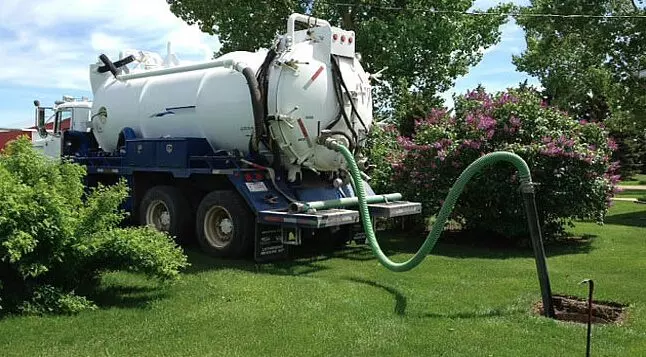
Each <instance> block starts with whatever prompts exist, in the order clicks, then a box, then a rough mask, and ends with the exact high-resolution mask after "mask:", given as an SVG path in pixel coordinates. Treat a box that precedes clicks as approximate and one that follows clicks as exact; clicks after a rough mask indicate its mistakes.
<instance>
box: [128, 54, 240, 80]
mask: <svg viewBox="0 0 646 357" xmlns="http://www.w3.org/2000/svg"><path fill="white" fill-rule="evenodd" d="M236 65H237V63H236V62H235V61H234V60H231V59H229V60H218V61H210V62H204V63H197V64H192V65H188V66H178V67H171V68H163V69H154V70H151V71H145V72H140V73H132V74H120V75H118V76H117V79H119V80H122V81H127V80H130V79H137V78H147V77H153V76H161V75H165V74H174V73H184V72H192V71H199V70H201V69H207V68H216V67H230V68H233V67H234V66H236Z"/></svg>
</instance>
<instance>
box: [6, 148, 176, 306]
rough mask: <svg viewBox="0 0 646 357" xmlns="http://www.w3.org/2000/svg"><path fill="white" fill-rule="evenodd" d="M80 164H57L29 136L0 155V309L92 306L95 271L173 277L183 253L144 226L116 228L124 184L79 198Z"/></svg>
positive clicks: (125, 187) (96, 276)
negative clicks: (90, 293) (85, 293)
mask: <svg viewBox="0 0 646 357" xmlns="http://www.w3.org/2000/svg"><path fill="white" fill-rule="evenodd" d="M84 175H85V170H84V168H83V167H81V166H79V165H76V164H72V163H69V162H62V163H61V162H55V161H53V160H50V159H48V158H46V157H44V156H43V155H41V154H40V153H38V152H36V151H34V149H33V148H32V147H31V143H30V141H29V140H27V139H24V138H23V139H19V140H17V141H14V142H12V143H10V144H9V145H8V146H7V148H6V150H5V151H4V153H3V154H2V155H1V156H0V298H1V299H2V300H0V302H2V304H3V307H4V308H5V310H8V311H20V310H22V311H23V312H28V313H48V312H63V313H73V312H78V311H80V310H83V309H85V308H91V307H92V306H93V304H92V302H91V301H89V300H88V299H87V298H85V297H83V296H79V295H76V293H77V292H78V291H83V290H85V291H89V290H90V289H91V288H92V286H94V284H95V283H96V282H97V281H98V278H99V277H100V274H101V272H105V271H111V270H120V269H124V270H129V271H137V272H143V273H145V274H147V275H149V276H151V277H156V278H159V279H161V280H170V279H175V278H177V277H178V274H179V270H180V269H181V268H183V267H185V266H186V265H187V261H186V257H185V256H184V254H183V253H182V251H181V250H180V248H178V247H177V246H175V244H174V242H173V240H172V239H171V238H170V237H168V236H167V235H165V234H163V233H159V232H156V231H154V230H152V229H149V228H118V227H117V226H118V224H119V223H120V222H121V221H122V220H123V218H124V217H125V213H124V212H123V211H121V210H120V209H119V205H120V204H121V202H123V200H124V199H125V197H126V196H127V186H126V185H125V183H124V182H120V183H118V184H117V185H114V186H110V187H105V186H99V187H97V188H95V189H92V190H90V192H89V193H88V194H87V195H85V193H84V186H83V177H84Z"/></svg>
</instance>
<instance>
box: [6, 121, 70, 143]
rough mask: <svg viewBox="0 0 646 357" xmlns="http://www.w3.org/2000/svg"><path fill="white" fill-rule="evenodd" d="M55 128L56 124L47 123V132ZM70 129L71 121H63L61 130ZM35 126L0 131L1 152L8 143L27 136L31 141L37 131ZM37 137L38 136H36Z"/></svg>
mask: <svg viewBox="0 0 646 357" xmlns="http://www.w3.org/2000/svg"><path fill="white" fill-rule="evenodd" d="M53 127H54V123H47V125H46V128H47V130H52V129H53ZM69 127H70V120H69V119H67V120H63V122H62V123H61V129H63V130H65V129H69ZM35 128H36V127H35V126H32V127H31V128H29V129H0V150H2V149H4V147H5V146H6V145H7V143H8V142H10V141H11V140H15V139H18V138H19V137H21V136H23V135H25V136H27V137H28V138H29V139H31V134H32V133H33V132H34V131H33V129H35ZM36 135H37V134H36Z"/></svg>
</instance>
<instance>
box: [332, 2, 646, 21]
mask: <svg viewBox="0 0 646 357" xmlns="http://www.w3.org/2000/svg"><path fill="white" fill-rule="evenodd" d="M328 5H332V6H352V7H369V8H375V9H380V10H390V11H414V12H427V13H431V14H448V15H466V16H508V17H539V18H559V19H646V15H588V14H537V13H520V12H473V11H459V10H438V9H433V8H418V7H398V6H385V5H371V4H352V3H342V2H338V3H332V2H330V3H328Z"/></svg>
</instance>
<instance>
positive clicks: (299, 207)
mask: <svg viewBox="0 0 646 357" xmlns="http://www.w3.org/2000/svg"><path fill="white" fill-rule="evenodd" d="M401 199H402V194H401V193H389V194H386V195H376V196H368V197H366V204H371V203H383V202H391V201H399V200H401ZM358 204H359V197H344V198H338V199H336V200H327V201H311V202H293V203H291V204H290V205H289V211H290V212H292V213H297V212H307V211H309V210H310V209H316V210H322V209H330V208H339V207H350V206H356V205H358Z"/></svg>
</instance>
